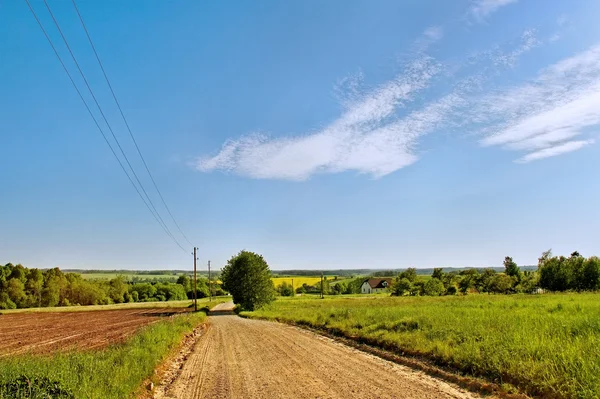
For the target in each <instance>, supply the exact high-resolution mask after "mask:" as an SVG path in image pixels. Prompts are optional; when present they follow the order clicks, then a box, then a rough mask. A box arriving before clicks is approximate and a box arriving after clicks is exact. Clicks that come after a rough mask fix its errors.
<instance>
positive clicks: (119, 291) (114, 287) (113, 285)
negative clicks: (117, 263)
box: [108, 276, 129, 303]
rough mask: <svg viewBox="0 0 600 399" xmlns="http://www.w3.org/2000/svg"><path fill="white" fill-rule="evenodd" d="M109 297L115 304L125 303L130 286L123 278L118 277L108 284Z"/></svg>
mask: <svg viewBox="0 0 600 399" xmlns="http://www.w3.org/2000/svg"><path fill="white" fill-rule="evenodd" d="M108 285H109V289H108V296H109V297H110V299H111V300H112V301H113V302H114V303H123V302H125V294H127V293H128V291H129V286H128V284H127V283H126V282H125V278H123V276H117V277H115V278H113V279H111V280H110V281H109V282H108Z"/></svg>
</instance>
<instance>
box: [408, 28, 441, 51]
mask: <svg viewBox="0 0 600 399" xmlns="http://www.w3.org/2000/svg"><path fill="white" fill-rule="evenodd" d="M443 37H444V28H443V27H442V26H439V25H433V26H430V27H428V28H427V29H425V30H424V31H423V33H422V34H421V36H420V37H418V38H417V40H415V42H414V44H413V48H414V50H415V51H416V52H417V53H424V52H425V51H426V50H427V49H428V48H429V47H430V46H431V45H432V44H433V43H435V42H437V41H440V40H441V39H442V38H443Z"/></svg>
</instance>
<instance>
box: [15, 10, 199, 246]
mask: <svg viewBox="0 0 600 399" xmlns="http://www.w3.org/2000/svg"><path fill="white" fill-rule="evenodd" d="M25 2H26V3H27V6H28V7H29V10H30V11H31V14H32V15H33V17H34V18H35V20H36V22H37V24H38V25H39V27H40V29H41V30H42V32H43V34H44V36H45V37H46V39H47V40H48V43H49V44H50V47H52V50H53V51H54V54H55V55H56V58H57V59H58V61H59V62H60V65H61V66H62V67H63V69H64V71H65V73H66V74H67V76H68V77H69V80H70V81H71V84H72V85H73V87H74V88H75V91H76V92H77V94H78V96H79V98H80V99H81V101H82V102H83V105H84V106H85V108H86V109H87V111H88V113H89V114H90V116H91V117H92V120H93V121H94V124H95V125H96V127H97V128H98V131H99V132H100V134H101V135H102V138H103V139H104V141H105V142H106V144H107V145H108V148H110V151H111V153H112V154H113V155H114V157H115V158H116V159H117V162H118V163H119V166H120V167H121V169H122V170H123V172H124V173H125V175H126V176H127V179H128V180H129V182H130V183H131V185H132V186H133V188H134V189H135V191H136V192H137V193H138V195H139V196H140V198H141V200H142V201H143V202H144V205H146V208H148V210H149V211H150V213H151V214H152V216H153V217H154V219H155V220H156V222H157V223H158V224H159V225H160V226H161V227H162V228H163V230H164V231H165V233H167V235H168V236H169V237H171V238H172V239H173V240H174V241H175V244H177V245H178V246H179V248H181V249H182V250H183V251H184V252H187V251H186V250H185V249H184V248H183V247H182V246H181V245H180V244H179V242H178V241H177V240H175V238H174V237H173V235H172V234H170V232H169V231H168V229H166V228H165V226H163V224H161V223H160V221H159V219H158V218H157V216H156V215H155V214H154V212H153V211H152V209H151V208H150V206H149V205H148V203H147V202H146V199H145V198H144V196H143V195H142V193H141V192H140V190H139V189H138V187H137V186H136V185H135V183H134V182H133V179H132V178H131V176H130V175H129V173H128V172H127V169H126V168H125V166H124V165H123V163H122V162H121V159H120V158H119V157H118V155H117V153H116V152H115V150H114V148H113V146H112V145H111V144H110V141H109V140H108V138H107V137H106V134H104V131H103V130H102V128H101V127H100V124H99V123H98V120H97V119H96V117H95V116H94V114H93V112H92V110H91V109H90V107H89V105H88V104H87V102H86V101H85V98H84V97H83V95H82V94H81V91H80V90H79V88H78V87H77V84H76V83H75V81H74V80H73V77H72V76H71V73H70V72H69V70H68V69H67V67H66V65H65V63H64V62H63V60H62V58H61V56H60V54H59V53H58V51H57V50H56V47H55V46H54V43H53V42H52V39H50V36H48V33H47V32H46V29H44V26H43V25H42V23H41V21H40V20H39V18H38V17H37V14H36V13H35V11H34V9H33V8H32V7H31V4H30V3H29V0H25ZM163 223H164V222H163Z"/></svg>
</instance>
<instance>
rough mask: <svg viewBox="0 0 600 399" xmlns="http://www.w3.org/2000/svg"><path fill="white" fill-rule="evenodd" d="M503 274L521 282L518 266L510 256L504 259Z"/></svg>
mask: <svg viewBox="0 0 600 399" xmlns="http://www.w3.org/2000/svg"><path fill="white" fill-rule="evenodd" d="M504 274H506V275H507V276H511V277H514V278H515V279H517V281H521V269H519V266H517V264H516V263H515V261H513V258H511V257H510V256H507V257H505V258H504Z"/></svg>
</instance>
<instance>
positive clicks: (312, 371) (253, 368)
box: [158, 303, 480, 399]
mask: <svg viewBox="0 0 600 399" xmlns="http://www.w3.org/2000/svg"><path fill="white" fill-rule="evenodd" d="M232 307H233V304H232V303H229V304H221V305H218V306H217V307H215V308H214V309H213V312H212V315H211V316H210V317H209V326H208V329H207V331H206V334H204V335H203V336H201V337H200V338H199V340H198V342H197V343H196V345H195V348H194V350H193V351H192V353H191V354H190V355H189V356H188V360H187V362H186V363H185V364H184V366H183V369H182V372H181V374H180V376H179V377H178V378H177V379H176V380H175V381H174V382H173V383H172V385H170V386H169V387H166V389H164V390H163V391H162V392H165V393H161V394H159V395H158V397H159V398H178V399H192V398H193V399H196V398H202V399H217V398H219V399H221V398H222V399H227V398H248V399H259V398H261V399H262V398H322V399H342V398H354V397H357V398H359V397H360V398H407V399H425V398H431V399H434V398H455V399H467V398H479V397H480V396H478V395H476V394H474V393H471V392H467V391H464V390H463V389H461V388H459V387H457V386H454V385H452V384H449V383H447V382H445V381H442V380H438V379H436V378H433V377H431V376H428V375H426V374H424V373H423V372H420V371H415V370H413V369H410V368H408V367H405V366H402V365H398V364H396V363H392V362H389V361H386V360H383V359H381V358H379V357H376V356H373V355H370V354H367V353H364V352H361V351H358V350H356V349H353V348H351V347H348V346H346V345H343V344H340V343H338V342H336V341H334V340H331V339H329V338H325V337H322V336H319V335H316V334H314V333H312V332H310V331H306V330H303V329H300V328H296V327H292V326H287V325H283V324H279V323H273V322H268V321H261V320H249V319H244V318H240V317H238V316H235V315H233V314H232V313H231V314H226V311H227V309H232Z"/></svg>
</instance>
